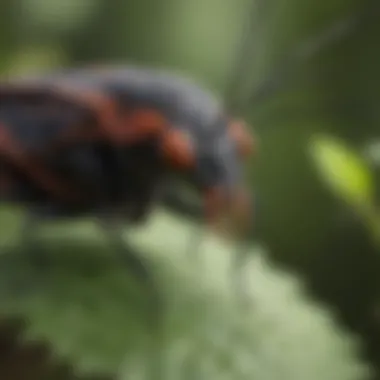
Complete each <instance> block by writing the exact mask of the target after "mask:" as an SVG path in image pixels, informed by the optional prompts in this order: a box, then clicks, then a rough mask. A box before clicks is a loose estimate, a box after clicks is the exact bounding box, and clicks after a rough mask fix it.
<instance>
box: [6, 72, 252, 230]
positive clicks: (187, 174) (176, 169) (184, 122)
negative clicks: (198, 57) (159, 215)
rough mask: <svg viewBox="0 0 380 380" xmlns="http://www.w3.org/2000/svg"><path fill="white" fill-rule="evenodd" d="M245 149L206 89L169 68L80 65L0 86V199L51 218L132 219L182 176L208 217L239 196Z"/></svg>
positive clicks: (241, 133)
mask: <svg viewBox="0 0 380 380" xmlns="http://www.w3.org/2000/svg"><path fill="white" fill-rule="evenodd" d="M250 148H251V139H250V136H249V134H248V132H247V131H246V130H245V129H244V127H243V124H242V123H238V122H235V121H234V120H232V119H231V118H230V116H229V115H227V114H225V112H224V110H223V109H222V107H221V106H220V105H219V103H218V102H217V101H216V100H215V98H214V96H213V95H211V94H210V93H208V92H207V91H206V90H204V89H202V88H201V87H200V86H198V85H196V84H194V83H193V82H192V81H190V80H188V79H185V78H183V77H181V76H177V75H173V74H170V73H168V72H164V71H159V70H154V69H147V68H136V67H133V68H131V67H127V68H113V69H102V70H99V69H97V70H94V69H78V70H67V71H62V72H57V73H51V74H47V75H43V76H39V77H30V78H23V79H17V80H16V79H15V80H8V81H3V82H2V83H0V160H1V161H0V162H1V167H2V169H1V173H0V174H1V177H0V184H1V200H2V201H7V202H15V203H23V204H27V205H28V207H29V208H31V209H33V210H38V209H39V208H44V209H45V210H47V209H48V210H50V212H51V214H52V215H61V214H63V215H71V214H73V215H81V214H87V213H89V214H94V213H97V212H99V213H101V212H102V211H112V213H116V214H119V215H120V216H123V218H124V219H125V220H127V221H130V222H138V221H141V220H144V218H145V217H147V216H148V215H149V212H150V210H151V207H152V206H153V205H154V203H155V200H157V201H159V194H160V192H159V191H160V188H161V187H162V186H163V185H165V183H166V181H167V180H168V179H169V178H170V177H172V176H173V175H177V174H179V175H181V176H182V177H183V178H185V179H187V180H188V182H189V183H190V184H192V185H194V186H195V187H196V188H197V189H198V190H199V192H200V193H201V194H202V196H203V198H204V199H205V206H206V208H207V215H208V218H209V220H210V222H211V223H212V222H213V221H214V220H216V218H217V217H218V215H219V214H220V213H221V212H223V211H224V210H226V209H227V208H228V207H231V208H232V209H235V210H236V207H237V206H238V204H239V203H240V202H241V201H243V193H244V192H242V190H243V183H242V175H241V166H242V156H244V155H245V154H246V153H248V151H249V149H250ZM157 197H158V198H157Z"/></svg>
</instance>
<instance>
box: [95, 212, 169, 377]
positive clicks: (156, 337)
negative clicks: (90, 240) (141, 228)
mask: <svg viewBox="0 0 380 380" xmlns="http://www.w3.org/2000/svg"><path fill="white" fill-rule="evenodd" d="M107 216H108V215H107ZM100 224H101V226H102V227H103V228H104V230H105V232H106V234H107V237H108V238H109V240H110V242H111V246H112V248H113V249H114V250H115V251H116V253H117V254H118V255H119V257H120V258H121V260H122V261H123V263H124V264H125V265H126V267H127V268H128V269H130V270H131V272H132V273H133V275H134V276H135V277H136V278H137V279H138V280H139V281H140V282H141V283H142V284H143V286H144V288H145V289H146V290H147V292H148V294H149V296H148V297H149V300H148V304H149V310H148V311H147V321H146V322H147V326H148V329H149V332H150V336H151V339H150V340H149V341H150V344H149V347H148V351H149V356H150V357H149V359H150V360H149V364H150V365H149V379H152V380H161V379H163V373H162V369H161V366H162V363H163V360H162V359H161V352H162V350H163V339H164V334H163V332H164V331H163V329H164V304H163V300H162V297H161V295H160V292H159V289H158V286H157V285H156V283H155V279H154V276H153V275H152V273H151V272H150V270H149V269H148V268H147V266H146V265H145V263H144V262H143V260H142V259H141V258H139V257H138V255H137V254H136V252H135V249H134V248H133V247H131V246H129V245H128V242H126V241H125V240H124V238H123V232H124V224H123V223H122V222H121V221H120V220H117V219H115V218H109V217H106V218H104V217H103V218H100Z"/></svg>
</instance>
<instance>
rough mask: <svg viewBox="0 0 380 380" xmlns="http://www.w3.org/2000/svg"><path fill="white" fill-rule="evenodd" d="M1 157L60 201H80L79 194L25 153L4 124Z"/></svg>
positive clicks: (0, 140) (0, 131)
mask: <svg viewBox="0 0 380 380" xmlns="http://www.w3.org/2000/svg"><path fill="white" fill-rule="evenodd" d="M0 156H2V158H3V159H4V160H7V161H8V162H9V163H10V164H11V165H14V166H15V167H17V168H18V169H20V170H22V172H23V173H24V174H25V175H27V176H28V177H29V178H31V179H32V180H33V181H35V183H36V184H39V185H40V186H41V187H42V188H43V189H44V190H46V191H48V192H50V193H52V194H53V195H54V196H56V197H58V198H59V199H61V200H64V201H78V200H79V198H78V194H76V193H75V192H74V191H73V190H72V189H71V188H70V187H68V186H67V185H66V184H64V183H62V182H61V181H59V180H58V179H57V178H55V176H54V174H53V173H51V172H50V171H48V170H46V169H45V168H44V166H43V164H42V163H41V162H39V161H38V160H37V159H35V158H34V157H32V156H31V155H30V154H27V153H26V152H24V151H23V150H22V149H21V148H20V147H19V146H18V144H17V143H16V142H15V141H14V140H13V139H12V138H11V137H10V136H9V134H8V132H7V129H6V126H5V125H2V124H0Z"/></svg>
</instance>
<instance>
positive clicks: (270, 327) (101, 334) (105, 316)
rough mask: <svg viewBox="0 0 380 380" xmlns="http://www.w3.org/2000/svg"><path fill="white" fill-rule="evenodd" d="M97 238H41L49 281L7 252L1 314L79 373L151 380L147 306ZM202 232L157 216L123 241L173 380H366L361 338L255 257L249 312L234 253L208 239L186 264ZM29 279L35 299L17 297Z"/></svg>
mask: <svg viewBox="0 0 380 380" xmlns="http://www.w3.org/2000/svg"><path fill="white" fill-rule="evenodd" d="M93 227H94V226H92V227H91V224H89V223H88V224H79V223H78V224H75V225H71V226H70V225H69V226H67V227H65V226H62V227H60V228H56V229H54V228H51V229H50V228H49V229H46V230H45V231H42V232H43V234H44V237H46V240H45V244H46V247H47V248H48V249H47V251H48V254H49V258H50V260H51V264H50V265H49V266H48V267H46V268H45V270H42V271H41V270H38V268H37V269H36V268H34V269H33V267H32V266H31V265H30V264H27V263H26V262H25V261H22V260H21V257H20V258H19V259H18V260H16V259H15V257H16V256H14V257H13V256H12V255H7V252H6V251H4V252H3V255H0V257H2V261H1V263H0V270H1V275H0V279H1V281H2V283H1V284H0V290H1V294H0V300H1V307H2V312H3V313H6V314H10V315H16V314H18V315H23V316H24V317H25V318H27V319H28V321H29V324H30V325H29V335H28V336H26V337H25V339H45V340H47V341H49V342H50V343H51V344H52V345H53V347H54V348H55V351H56V352H57V354H58V355H61V356H63V357H68V358H70V359H71V360H72V362H73V363H74V364H75V367H76V369H77V373H81V372H90V371H91V372H92V371H94V370H95V371H99V372H100V371H101V372H108V371H109V370H111V371H118V372H119V374H120V380H124V379H131V378H135V379H142V380H150V379H151V378H150V377H148V376H147V375H146V374H145V375H144V372H145V371H146V368H147V365H148V364H149V363H150V359H151V357H152V356H151V352H148V351H147V347H148V346H147V342H149V341H147V329H146V323H145V322H144V321H145V316H146V315H147V312H148V309H147V306H149V305H147V303H148V302H149V298H148V297H147V293H146V291H145V290H144V288H143V287H142V286H141V284H139V282H136V281H134V280H133V277H132V276H131V272H130V271H128V270H127V268H124V267H122V266H120V265H118V264H117V261H116V260H115V259H113V253H112V252H111V251H110V250H109V249H107V245H106V244H105V241H102V239H101V237H99V233H97V232H96V230H95V229H94V228H93ZM194 230H195V226H194V225H190V224H189V223H186V221H184V220H181V219H178V218H173V217H171V216H170V215H167V214H164V213H157V214H156V215H154V217H153V218H152V220H151V221H150V223H149V224H148V225H147V226H145V227H144V228H142V229H138V230H130V231H127V233H126V237H127V236H128V239H129V241H130V243H131V244H132V245H133V247H134V248H135V249H136V254H138V255H140V256H141V257H142V258H145V260H146V262H147V263H149V265H150V268H151V270H152V273H154V274H155V276H156V279H157V281H158V286H159V289H160V291H161V293H162V295H163V297H164V300H165V306H166V308H165V318H164V325H163V339H162V340H159V341H157V342H156V346H155V347H154V350H156V351H154V352H155V353H156V354H157V355H156V356H157V357H161V361H160V365H161V366H162V369H163V371H164V376H163V378H164V379H165V380H181V379H188V378H196V379H199V380H202V379H207V380H214V379H215V380H216V379H226V380H229V379H231V380H232V379H233V380H240V379H247V378H250V379H261V380H304V379H306V378H307V379H308V380H320V379H325V380H365V379H367V378H368V376H369V372H370V368H369V366H368V365H367V364H366V363H364V362H363V361H362V360H361V359H360V357H359V349H360V346H359V342H358V341H357V339H356V338H355V337H352V336H350V335H349V334H348V333H347V332H346V331H345V330H344V329H342V328H341V327H340V326H339V325H338V324H337V323H336V322H335V319H334V317H333V315H332V314H331V313H330V312H329V311H327V310H326V309H325V308H324V307H322V306H320V305H318V304H316V303H315V302H314V301H312V300H311V299H310V298H309V296H308V295H306V294H305V292H304V291H303V287H302V284H301V283H300V282H299V280H297V279H296V278H295V277H293V276H291V275H289V274H286V273H284V272H283V271H280V270H278V269H276V268H275V267H273V265H271V264H270V263H269V262H268V259H267V258H266V256H265V254H264V253H263V252H261V250H260V249H259V247H256V248H254V247H252V249H251V255H250V258H249V260H248V261H247V265H246V267H245V268H244V270H243V271H242V273H241V277H240V279H241V281H242V282H243V284H244V289H245V294H246V296H247V299H248V300H249V301H250V303H251V305H246V307H245V308H244V309H242V305H241V303H240V302H239V298H237V297H236V293H235V292H234V285H235V283H234V281H233V277H232V276H231V273H233V261H232V260H233V258H234V252H235V251H234V250H233V248H234V247H233V246H228V245H226V244H223V243H221V242H220V241H218V240H216V239H214V238H212V237H211V236H208V235H206V236H204V240H203V242H202V244H201V247H200V249H199V251H198V250H197V251H194V252H192V254H189V252H188V249H187V248H188V247H187V245H188V242H189V236H191V233H194V232H195V231H194ZM53 234H54V235H55V236H53ZM70 236H71V238H70ZM8 244H11V242H10V241H8ZM8 253H9V252H8ZM6 256H8V261H7V260H5V257H6ZM107 258H108V259H107ZM21 280H23V281H24V284H26V285H29V286H26V290H27V291H25V287H24V288H23V291H20V290H17V287H15V284H20V281H21ZM310 342H312V344H310ZM158 354H160V356H158ZM191 374H192V375H191ZM191 376H193V377H191ZM157 378H158V377H157Z"/></svg>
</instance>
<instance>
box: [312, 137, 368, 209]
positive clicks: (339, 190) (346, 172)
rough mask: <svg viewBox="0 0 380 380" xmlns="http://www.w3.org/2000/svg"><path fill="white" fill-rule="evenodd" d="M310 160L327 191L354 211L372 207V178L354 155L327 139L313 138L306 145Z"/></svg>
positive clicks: (337, 142)
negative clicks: (329, 190) (308, 146)
mask: <svg viewBox="0 0 380 380" xmlns="http://www.w3.org/2000/svg"><path fill="white" fill-rule="evenodd" d="M310 152H311V156H312V158H313V160H314V163H315V164H316V166H317V168H318V170H319V172H320V174H321V176H322V178H323V180H324V181H325V183H326V184H327V185H328V186H329V187H330V189H331V190H332V191H333V192H334V193H335V194H336V195H338V196H339V197H341V198H342V199H343V200H345V201H346V202H348V203H349V204H350V205H352V206H353V207H355V208H356V209H358V210H361V211H363V210H369V209H371V208H372V207H373V203H374V194H375V184H374V178H373V174H372V173H371V170H370V168H369V167H368V165H367V164H366V162H365V160H364V159H363V158H361V157H360V156H359V155H358V154H357V153H356V152H354V151H353V150H352V149H350V148H349V147H347V146H346V145H345V144H344V142H343V141H341V140H339V139H337V138H335V137H331V136H323V135H322V136H315V137H314V138H313V139H312V141H311V144H310Z"/></svg>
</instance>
